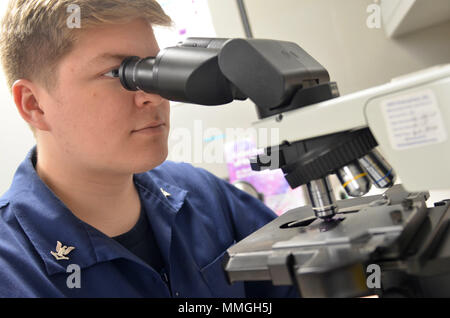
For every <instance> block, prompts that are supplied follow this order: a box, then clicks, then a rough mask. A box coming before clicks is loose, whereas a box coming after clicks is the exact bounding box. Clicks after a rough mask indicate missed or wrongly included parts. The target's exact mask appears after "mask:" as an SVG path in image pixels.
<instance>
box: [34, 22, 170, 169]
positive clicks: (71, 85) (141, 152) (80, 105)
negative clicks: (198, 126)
mask: <svg viewBox="0 0 450 318" xmlns="http://www.w3.org/2000/svg"><path fill="white" fill-rule="evenodd" d="M158 52H159V48H158V44H157V42H156V40H155V36H154V34H153V30H152V28H151V27H150V25H149V24H148V23H147V22H146V21H144V20H143V19H139V20H135V21H133V22H131V23H129V24H126V25H110V26H109V25H108V26H102V27H99V28H93V29H87V30H83V29H82V30H81V32H80V35H79V36H78V41H77V42H76V44H75V46H74V48H73V50H72V51H71V53H69V54H68V55H67V56H65V57H64V58H63V59H62V60H61V62H60V63H59V65H58V81H57V83H58V84H57V86H56V88H55V89H53V90H50V92H49V93H46V94H44V96H43V97H42V99H41V101H40V103H41V104H43V105H45V116H46V120H47V123H48V124H49V126H50V131H49V132H48V133H46V134H45V138H48V137H49V136H51V137H50V138H51V139H52V144H53V145H54V146H55V147H56V148H57V149H58V150H60V151H61V152H64V156H65V157H66V158H67V157H69V158H70V160H71V161H72V163H76V164H79V165H81V166H84V167H87V168H90V169H95V170H98V171H101V172H106V173H108V172H115V173H139V172H143V171H147V170H150V169H152V168H154V167H156V166H158V165H159V164H161V163H162V162H163V161H164V160H165V159H166V157H167V153H168V149H167V148H168V146H167V142H168V135H169V128H170V123H169V121H170V118H169V117H170V105H169V102H168V101H167V100H165V99H162V98H161V97H160V96H158V95H154V94H146V93H144V92H130V91H127V90H125V89H124V88H123V87H122V85H121V84H120V80H119V79H118V78H114V77H111V76H109V75H108V72H110V71H112V70H114V69H117V68H118V67H119V66H120V64H121V62H122V60H123V58H124V57H126V56H139V57H141V58H144V57H148V56H156V55H157V53H158ZM159 123H164V125H163V126H160V127H159V128H153V129H146V130H141V129H143V128H145V127H148V126H152V125H155V124H159ZM138 130H140V131H138ZM49 134H50V135H49Z"/></svg>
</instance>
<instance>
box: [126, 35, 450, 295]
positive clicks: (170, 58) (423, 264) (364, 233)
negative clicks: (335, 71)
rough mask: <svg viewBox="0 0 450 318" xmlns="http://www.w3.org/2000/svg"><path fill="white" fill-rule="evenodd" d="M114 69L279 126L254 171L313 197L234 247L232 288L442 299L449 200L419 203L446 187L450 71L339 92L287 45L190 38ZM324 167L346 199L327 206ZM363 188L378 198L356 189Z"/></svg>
mask: <svg viewBox="0 0 450 318" xmlns="http://www.w3.org/2000/svg"><path fill="white" fill-rule="evenodd" d="M118 77H120V81H121V83H122V85H123V87H125V88H126V89H128V90H142V91H145V92H148V93H156V94H159V95H161V96H162V97H164V98H166V99H168V100H171V101H180V102H186V103H192V104H199V105H209V106H212V105H223V104H227V103H230V102H232V101H233V100H245V99H247V98H249V99H250V100H251V101H252V102H254V104H255V105H256V109H257V114H258V118H259V120H258V121H257V122H255V123H253V127H255V128H277V129H279V134H280V138H281V139H280V140H281V142H280V143H278V144H270V141H266V142H267V144H265V145H263V148H264V149H265V151H264V153H263V154H260V155H257V156H255V157H254V158H252V159H251V167H252V169H253V170H256V171H260V170H264V169H281V170H282V172H283V174H284V177H285V179H286V180H287V182H288V183H289V185H290V187H291V188H292V189H294V188H297V187H299V186H303V185H304V186H305V187H306V189H307V193H308V195H309V198H310V202H311V205H307V206H303V207H299V208H296V209H293V210H290V211H288V212H286V213H284V214H283V215H281V216H279V217H278V218H276V219H275V220H273V221H272V222H271V223H269V224H267V225H265V226H264V227H262V228H261V229H259V230H257V231H256V232H254V233H253V234H251V235H250V236H248V237H247V238H245V239H243V240H242V241H240V242H238V243H236V244H235V245H233V246H232V247H230V248H229V249H228V250H227V257H226V260H225V262H224V270H225V271H226V275H227V277H228V280H229V282H230V283H233V282H236V281H271V282H272V283H273V284H274V285H295V286H296V287H297V289H298V291H299V294H300V295H301V296H302V297H360V296H367V295H378V296H380V297H449V296H450V233H448V229H449V226H448V225H449V215H450V209H449V207H450V201H448V200H444V201H439V202H435V203H434V205H433V204H431V205H430V206H428V205H427V199H428V198H429V193H428V191H429V190H432V189H446V188H450V164H449V163H450V136H449V135H448V132H449V131H450V125H449V124H450V108H449V107H448V106H449V105H450V65H443V66H438V67H434V68H431V69H427V70H424V71H422V72H418V73H414V74H410V75H407V76H404V77H402V78H398V79H395V80H393V81H392V82H390V83H387V84H385V85H381V86H378V87H373V88H370V89H366V90H363V91H359V92H356V93H352V94H349V95H345V96H340V95H339V90H338V87H337V84H336V83H335V82H332V81H330V76H329V74H328V72H327V70H326V69H325V68H324V67H323V66H322V65H320V64H319V62H317V61H316V60H315V59H314V58H312V57H311V56H310V55H309V54H308V53H307V52H305V51H304V50H303V49H302V48H301V47H299V46H298V45H297V44H295V43H291V42H286V41H276V40H266V39H221V38H188V39H187V40H186V41H184V42H182V43H180V44H178V45H177V46H174V47H169V48H166V49H164V50H162V51H161V52H160V53H159V54H158V55H157V56H156V57H147V58H143V59H141V58H139V57H128V58H127V59H125V60H124V61H123V63H122V65H121V66H120V69H119V71H118ZM260 146H261V145H260ZM379 150H381V152H380V151H379ZM381 153H383V155H384V156H382V155H381ZM333 174H334V175H336V176H337V177H338V179H339V181H340V183H341V184H342V186H343V188H344V189H345V191H346V193H347V194H348V196H349V197H351V198H349V199H345V200H336V197H335V195H334V194H333V189H332V187H331V186H330V181H329V176H330V175H333ZM397 174H398V176H399V177H400V178H401V181H402V184H395V180H396V175H397ZM372 186H375V187H378V188H380V189H383V191H384V193H383V194H381V195H372V196H364V195H365V194H366V193H367V192H368V191H369V190H370V188H371V187H372Z"/></svg>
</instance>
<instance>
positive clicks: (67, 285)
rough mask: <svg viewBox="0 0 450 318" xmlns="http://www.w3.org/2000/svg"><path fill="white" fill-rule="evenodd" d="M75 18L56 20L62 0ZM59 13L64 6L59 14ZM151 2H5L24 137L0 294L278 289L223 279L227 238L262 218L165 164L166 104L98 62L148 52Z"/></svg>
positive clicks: (197, 173) (162, 18) (3, 227)
mask: <svg viewBox="0 0 450 318" xmlns="http://www.w3.org/2000/svg"><path fill="white" fill-rule="evenodd" d="M69 6H72V8H73V7H75V8H79V10H80V11H79V12H80V13H81V20H80V21H79V22H80V28H70V27H68V24H67V21H68V18H69V15H70V13H68V7H69ZM69 11H70V10H69ZM168 24H170V18H169V17H167V16H166V15H165V14H164V12H163V11H162V9H161V8H160V6H159V5H158V4H157V3H156V2H155V1H154V0H133V1H128V0H12V1H11V2H10V5H9V8H8V11H7V14H6V16H5V18H4V21H3V29H2V33H1V51H0V52H1V56H2V62H3V66H4V69H5V74H6V77H7V80H8V83H9V85H10V87H11V92H12V95H13V97H14V101H15V104H16V107H17V109H18V111H19V114H20V115H21V116H22V118H23V119H24V120H25V121H26V122H27V123H28V124H29V126H30V127H31V129H32V130H33V132H34V135H35V137H36V142H37V145H36V146H35V147H34V148H33V149H32V150H31V151H30V153H29V154H28V156H27V157H26V159H25V161H24V162H23V163H22V164H21V165H20V167H19V168H18V170H17V172H16V174H15V176H14V180H13V182H12V185H11V188H10V189H9V190H8V191H7V192H6V193H5V194H4V196H3V197H2V198H0V296H2V297H171V296H173V297H246V296H263V297H264V296H269V297H270V296H273V297H285V296H289V295H292V294H295V291H294V290H293V289H292V288H287V287H273V286H272V285H271V284H270V283H245V284H244V283H235V284H233V285H229V284H228V283H227V282H226V277H225V273H224V270H223V268H222V261H223V256H224V253H225V251H226V249H227V248H229V247H230V246H231V245H232V244H234V243H235V242H237V241H239V240H241V239H243V238H244V237H246V236H247V235H249V234H250V233H252V232H254V231H255V230H257V229H258V228H260V227H261V226H263V225H264V224H266V223H267V222H269V221H271V220H272V219H273V218H274V217H275V215H274V213H273V212H272V211H270V210H269V209H268V208H267V207H265V206H264V205H263V204H262V203H260V202H259V201H258V200H256V199H254V198H253V197H251V196H250V195H247V194H246V193H244V192H242V191H239V190H238V189H236V188H235V187H233V186H231V185H230V184H228V183H226V182H224V181H222V180H220V179H219V178H217V177H215V176H213V175H212V174H210V173H208V172H207V171H206V170H204V169H199V168H194V167H192V166H191V165H188V164H184V163H174V162H170V161H165V160H166V157H167V153H168V144H167V142H168V134H169V127H170V121H169V119H170V118H169V117H170V116H169V115H170V112H169V110H170V109H169V102H168V101H167V100H165V99H163V98H161V97H160V96H158V95H154V94H146V93H144V92H141V91H138V92H130V91H126V90H125V89H123V88H122V87H121V84H120V82H119V80H118V79H117V78H115V77H114V76H111V75H112V74H111V71H112V70H114V69H117V67H118V66H119V65H120V63H121V61H122V60H123V58H124V57H127V56H140V57H147V56H155V55H156V54H157V53H158V50H159V48H158V45H157V42H156V40H155V37H154V34H153V30H152V25H168Z"/></svg>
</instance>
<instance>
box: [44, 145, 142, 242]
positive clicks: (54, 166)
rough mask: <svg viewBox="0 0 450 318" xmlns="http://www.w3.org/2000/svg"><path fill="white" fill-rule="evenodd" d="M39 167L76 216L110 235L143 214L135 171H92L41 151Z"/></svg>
mask: <svg viewBox="0 0 450 318" xmlns="http://www.w3.org/2000/svg"><path fill="white" fill-rule="evenodd" d="M36 171H37V173H38V175H39V176H40V178H41V179H42V180H43V181H44V182H45V184H46V185H47V186H48V187H49V188H50V189H51V190H52V191H53V192H54V193H55V194H56V195H57V196H58V198H59V199H60V200H61V201H62V202H63V203H64V204H65V205H66V206H67V207H68V208H69V209H70V210H71V211H72V213H73V214H74V215H75V216H76V217H78V218H79V219H81V220H82V221H84V222H86V223H88V224H90V225H91V226H93V227H95V228H97V229H98V230H99V231H101V232H103V233H104V234H106V235H108V236H110V237H113V236H117V235H120V234H123V233H125V232H127V231H129V230H130V229H131V228H132V227H133V226H134V225H135V224H136V222H137V220H138V218H139V214H140V211H141V202H140V199H139V194H138V192H137V189H136V187H135V185H134V182H133V175H132V174H129V175H124V174H113V173H105V172H99V171H92V170H89V169H86V168H83V167H81V166H77V165H76V164H70V163H69V162H68V161H67V160H63V159H62V158H58V157H56V156H49V155H47V154H46V153H44V152H40V151H38V156H37V163H36Z"/></svg>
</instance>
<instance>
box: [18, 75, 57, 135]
mask: <svg viewBox="0 0 450 318" xmlns="http://www.w3.org/2000/svg"><path fill="white" fill-rule="evenodd" d="M36 93H37V87H36V86H35V85H34V84H33V83H32V82H30V81H28V80H25V79H20V80H17V81H16V82H15V83H14V84H13V86H12V95H13V99H14V102H15V104H16V107H17V110H18V111H19V113H20V116H22V118H23V119H24V120H25V121H26V122H27V123H28V124H30V125H31V126H32V127H34V128H36V129H39V130H45V131H49V130H50V127H49V126H48V124H47V122H46V117H45V113H44V111H43V109H42V108H41V106H40V105H39V101H38V98H37V97H36Z"/></svg>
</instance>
